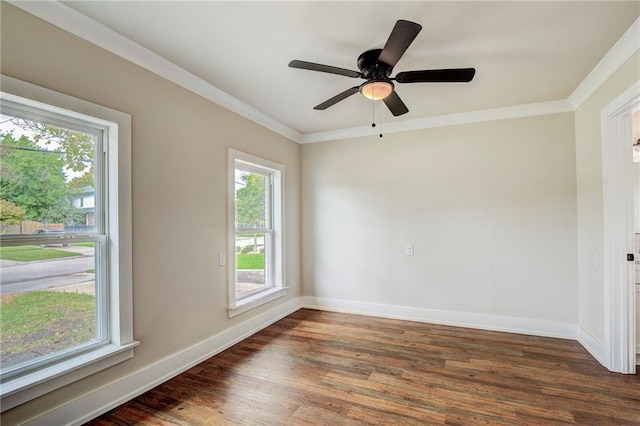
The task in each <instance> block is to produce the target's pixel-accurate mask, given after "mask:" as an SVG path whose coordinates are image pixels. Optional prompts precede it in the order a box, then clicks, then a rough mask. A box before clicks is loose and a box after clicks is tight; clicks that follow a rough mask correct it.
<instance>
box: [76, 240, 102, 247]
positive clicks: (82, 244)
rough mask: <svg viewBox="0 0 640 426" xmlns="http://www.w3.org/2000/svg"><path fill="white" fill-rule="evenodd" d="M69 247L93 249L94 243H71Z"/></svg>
mask: <svg viewBox="0 0 640 426" xmlns="http://www.w3.org/2000/svg"><path fill="white" fill-rule="evenodd" d="M71 245H72V246H75V247H95V246H96V243H94V242H93V241H87V242H85V243H73V244H71Z"/></svg>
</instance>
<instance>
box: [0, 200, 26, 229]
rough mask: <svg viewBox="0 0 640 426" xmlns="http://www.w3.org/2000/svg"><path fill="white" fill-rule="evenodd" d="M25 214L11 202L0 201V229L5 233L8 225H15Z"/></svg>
mask: <svg viewBox="0 0 640 426" xmlns="http://www.w3.org/2000/svg"><path fill="white" fill-rule="evenodd" d="M25 216H26V213H25V211H24V210H22V209H21V208H20V207H18V206H16V205H15V204H14V203H12V202H11V201H7V200H2V199H0V228H1V229H2V232H4V231H5V229H6V227H7V226H8V225H17V224H19V223H20V222H22V221H23V220H24V218H25Z"/></svg>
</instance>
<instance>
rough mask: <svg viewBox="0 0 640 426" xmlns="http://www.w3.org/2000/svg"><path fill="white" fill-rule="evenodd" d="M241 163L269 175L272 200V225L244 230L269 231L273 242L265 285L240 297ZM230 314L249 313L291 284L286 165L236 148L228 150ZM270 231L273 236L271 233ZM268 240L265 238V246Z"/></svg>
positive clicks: (242, 167)
mask: <svg viewBox="0 0 640 426" xmlns="http://www.w3.org/2000/svg"><path fill="white" fill-rule="evenodd" d="M238 165H239V166H240V167H239V168H240V170H243V171H248V172H253V173H259V174H262V175H265V176H267V177H268V179H269V183H270V185H269V187H270V189H269V191H268V192H269V195H270V199H269V200H266V203H268V206H269V207H268V216H269V218H268V219H269V222H270V223H269V224H265V225H270V226H267V227H266V228H256V229H243V230H242V231H243V232H246V231H249V232H253V231H260V232H259V233H265V240H266V239H267V237H269V239H270V240H271V241H269V245H270V246H271V247H270V250H269V254H267V248H266V247H265V269H266V270H267V271H268V272H265V274H266V277H265V278H266V283H265V285H264V286H262V287H260V288H258V289H255V290H252V291H249V292H247V293H245V294H242V295H240V296H238V295H237V294H236V285H237V284H236V256H235V255H236V232H237V229H236V206H235V202H236V196H235V179H236V176H235V174H236V168H238ZM227 170H228V191H227V193H228V215H227V217H228V232H227V235H228V250H227V259H228V262H227V265H228V302H229V304H228V315H229V318H232V317H234V316H236V315H239V314H241V313H243V312H247V311H249V310H251V309H253V308H256V307H258V306H260V305H263V304H265V303H267V302H270V301H272V300H275V299H277V298H280V297H282V296H284V295H285V294H286V289H287V286H286V284H285V264H284V259H285V256H284V253H285V244H284V241H285V239H284V224H285V218H284V211H285V200H284V194H285V191H284V181H285V167H284V165H282V164H279V163H276V162H273V161H270V160H266V159H264V158H261V157H257V156H254V155H251V154H247V153H245V152H242V151H237V150H235V149H232V148H229V149H228V164H227ZM267 234H269V235H267ZM266 244H267V241H265V245H266Z"/></svg>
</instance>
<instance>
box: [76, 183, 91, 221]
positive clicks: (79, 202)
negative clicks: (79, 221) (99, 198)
mask: <svg viewBox="0 0 640 426" xmlns="http://www.w3.org/2000/svg"><path fill="white" fill-rule="evenodd" d="M71 204H72V205H73V207H75V208H78V209H81V210H82V211H83V212H84V214H85V222H84V224H85V225H88V226H92V225H93V224H94V223H93V220H94V216H95V208H96V204H95V189H93V187H91V186H85V187H83V188H81V189H80V191H79V192H78V194H77V195H76V196H75V197H74V198H73V200H72V201H71Z"/></svg>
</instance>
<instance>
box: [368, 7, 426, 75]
mask: <svg viewBox="0 0 640 426" xmlns="http://www.w3.org/2000/svg"><path fill="white" fill-rule="evenodd" d="M421 29H422V25H420V24H416V23H415V22H411V21H405V20H403V19H400V20H399V21H398V22H396V25H395V26H394V27H393V30H392V31H391V35H389V39H388V40H387V42H386V43H385V45H384V47H383V48H382V52H380V56H379V57H378V61H381V62H384V63H385V64H387V65H389V66H390V67H391V68H393V67H395V66H396V64H397V63H398V61H399V60H400V57H401V56H402V55H403V54H404V52H405V51H406V50H407V48H408V47H409V45H410V44H411V43H412V42H413V40H414V39H415V38H416V36H417V35H418V33H419V32H420V30H421Z"/></svg>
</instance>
